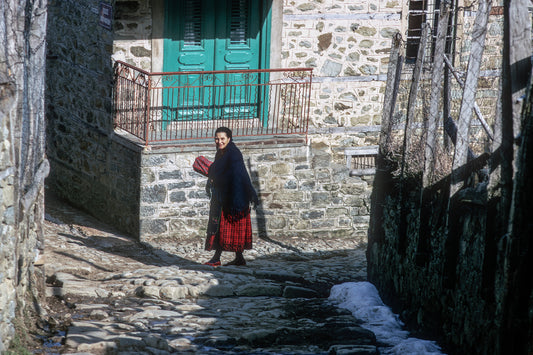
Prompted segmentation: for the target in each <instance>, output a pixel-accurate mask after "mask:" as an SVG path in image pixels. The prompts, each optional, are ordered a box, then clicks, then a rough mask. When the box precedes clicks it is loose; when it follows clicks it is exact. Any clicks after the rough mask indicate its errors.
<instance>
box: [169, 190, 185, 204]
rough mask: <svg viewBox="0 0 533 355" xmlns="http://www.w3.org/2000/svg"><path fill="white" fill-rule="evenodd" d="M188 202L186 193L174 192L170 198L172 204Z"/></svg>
mask: <svg viewBox="0 0 533 355" xmlns="http://www.w3.org/2000/svg"><path fill="white" fill-rule="evenodd" d="M185 201H187V197H186V196H185V192H183V191H174V192H172V193H171V194H170V196H169V202H171V203H178V202H185Z"/></svg>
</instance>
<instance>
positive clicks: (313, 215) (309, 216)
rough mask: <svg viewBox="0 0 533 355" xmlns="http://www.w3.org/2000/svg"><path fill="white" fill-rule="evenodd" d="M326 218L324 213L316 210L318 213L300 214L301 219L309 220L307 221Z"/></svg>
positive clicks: (306, 212) (307, 212)
mask: <svg viewBox="0 0 533 355" xmlns="http://www.w3.org/2000/svg"><path fill="white" fill-rule="evenodd" d="M322 217H324V211H322V210H316V211H304V212H302V213H301V214H300V218H302V219H304V220H307V219H317V218H322Z"/></svg>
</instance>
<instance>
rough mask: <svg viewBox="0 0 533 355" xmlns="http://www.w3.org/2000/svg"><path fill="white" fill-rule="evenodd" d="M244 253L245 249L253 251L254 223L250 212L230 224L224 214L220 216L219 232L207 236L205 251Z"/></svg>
mask: <svg viewBox="0 0 533 355" xmlns="http://www.w3.org/2000/svg"><path fill="white" fill-rule="evenodd" d="M217 249H221V250H223V251H233V252H241V253H242V252H243V251H244V250H245V249H252V221H251V219H250V211H248V213H247V214H246V216H244V217H243V218H241V219H239V220H238V221H234V222H230V221H229V220H228V219H226V218H225V217H224V212H222V213H221V216H220V226H219V229H218V232H217V233H216V234H213V235H211V236H207V239H206V241H205V250H217Z"/></svg>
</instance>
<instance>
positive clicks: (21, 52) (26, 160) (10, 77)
mask: <svg viewBox="0 0 533 355" xmlns="http://www.w3.org/2000/svg"><path fill="white" fill-rule="evenodd" d="M45 31H46V1H40V2H29V1H15V0H7V1H2V4H1V5H0V43H1V45H2V51H0V141H1V142H2V143H1V149H0V219H1V224H0V353H2V354H3V353H4V352H5V351H6V350H8V348H9V347H10V344H11V343H12V342H13V339H14V338H15V336H16V332H17V331H20V330H21V329H22V330H23V329H25V327H26V326H27V325H29V322H31V321H32V319H34V316H35V315H36V314H37V313H38V312H39V307H38V303H39V300H40V298H41V296H42V295H43V290H44V271H43V270H42V259H41V258H40V256H42V252H43V250H44V244H43V242H44V241H43V230H42V224H43V219H44V194H43V190H44V189H43V187H44V178H45V177H46V175H47V173H48V169H49V165H48V161H47V160H46V158H45V154H44V148H45V147H44V111H45V110H44V69H45V48H46V47H45V35H46V32H45ZM26 322H28V324H25V323H26Z"/></svg>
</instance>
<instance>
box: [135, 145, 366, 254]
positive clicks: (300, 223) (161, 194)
mask: <svg viewBox="0 0 533 355" xmlns="http://www.w3.org/2000/svg"><path fill="white" fill-rule="evenodd" d="M235 142H236V144H237V145H238V146H239V147H240V149H241V151H242V153H243V156H244V158H245V163H246V165H247V167H248V169H249V171H250V174H251V177H252V181H253V184H254V186H255V188H256V190H257V192H258V193H259V197H260V200H261V204H260V206H259V207H258V208H257V210H256V211H253V212H252V221H253V231H254V234H255V235H260V236H268V237H273V238H276V239H284V238H293V237H297V236H309V237H316V238H325V239H328V238H341V239H342V238H346V239H351V240H353V242H354V246H356V245H359V246H360V245H363V244H365V243H366V234H367V229H368V215H369V202H370V201H369V198H370V193H371V187H372V180H373V176H362V177H350V176H349V170H348V168H347V167H346V163H345V162H344V161H340V162H335V161H332V158H331V155H332V152H331V151H330V148H329V147H328V146H327V145H325V144H323V143H317V144H311V145H310V146H307V145H305V140H302V139H279V140H277V141H276V140H274V139H271V140H266V141H259V142H250V141H247V142H241V141H239V139H238V138H236V139H235ZM214 153H215V148H214V145H213V144H206V145H203V146H196V147H195V146H189V147H181V148H180V147H177V148H165V149H152V150H151V151H145V152H144V154H143V158H142V180H141V181H142V188H141V240H143V241H147V242H152V243H155V244H157V243H159V242H163V241H165V240H174V241H179V240H185V239H191V238H192V239H196V240H197V241H199V242H203V241H204V238H205V232H206V227H207V217H208V213H209V199H208V196H207V194H206V192H205V184H206V178H205V177H203V176H201V175H200V174H198V173H196V172H194V171H193V170H192V164H193V161H194V159H195V158H196V157H197V156H199V155H204V156H206V157H207V158H208V159H210V160H213V159H214Z"/></svg>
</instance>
